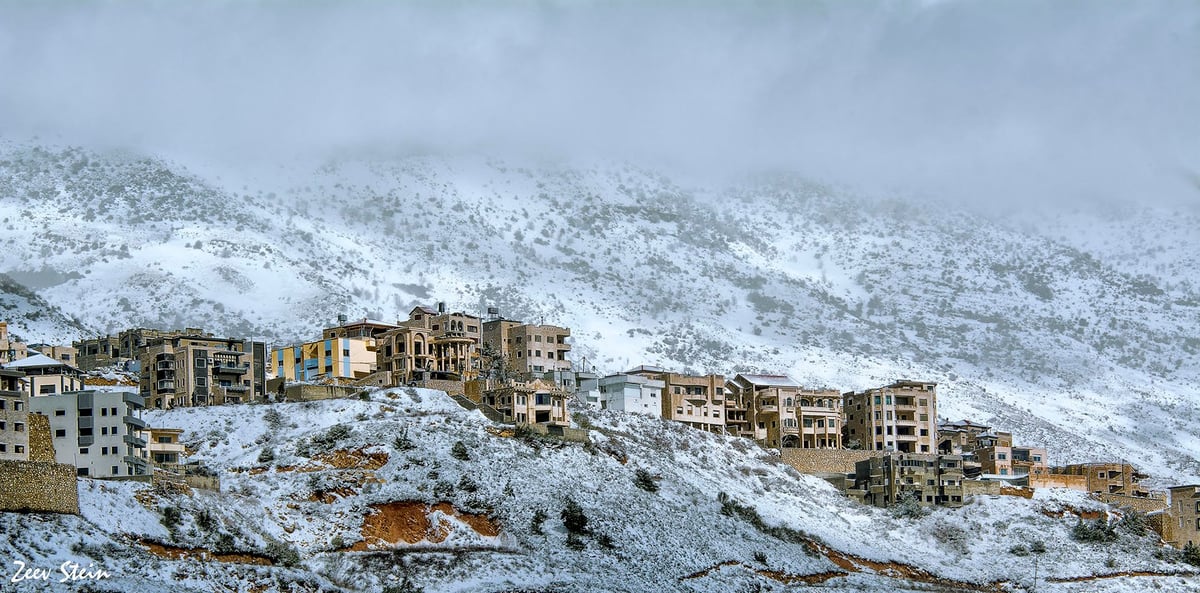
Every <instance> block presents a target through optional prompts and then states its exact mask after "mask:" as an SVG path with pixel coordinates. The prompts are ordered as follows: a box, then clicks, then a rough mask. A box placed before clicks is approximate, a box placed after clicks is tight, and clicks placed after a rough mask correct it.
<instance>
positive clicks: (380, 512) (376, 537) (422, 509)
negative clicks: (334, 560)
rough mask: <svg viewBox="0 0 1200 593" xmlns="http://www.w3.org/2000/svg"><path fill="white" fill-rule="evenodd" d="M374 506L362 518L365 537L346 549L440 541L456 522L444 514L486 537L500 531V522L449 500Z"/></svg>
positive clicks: (352, 550) (495, 534) (368, 548)
mask: <svg viewBox="0 0 1200 593" xmlns="http://www.w3.org/2000/svg"><path fill="white" fill-rule="evenodd" d="M371 509H372V511H373V512H372V513H371V514H370V515H367V517H366V519H364V520H363V526H362V536H363V539H362V541H359V542H356V543H355V544H354V545H352V546H350V547H348V548H345V549H344V550H343V551H348V552H364V551H367V550H370V549H372V548H377V547H380V546H387V545H395V544H399V543H404V544H409V545H412V544H418V543H422V542H425V543H435V544H436V543H441V542H443V541H446V538H447V537H449V536H450V532H451V530H452V529H454V528H455V523H454V522H452V521H448V520H446V519H445V517H453V518H454V519H457V520H458V521H460V522H462V523H463V524H465V525H466V526H467V527H469V528H470V529H471V530H473V531H475V533H478V534H479V535H482V536H485V537H496V536H498V535H500V526H499V525H497V524H496V523H495V522H494V521H492V520H491V519H490V518H488V517H486V516H484V515H476V514H472V513H464V512H461V511H459V510H458V509H456V508H454V506H453V505H451V504H450V503H447V502H439V503H437V504H434V505H430V504H426V503H424V502H418V501H396V502H389V503H385V504H376V505H371ZM435 513H440V515H435ZM431 515H433V517H431Z"/></svg>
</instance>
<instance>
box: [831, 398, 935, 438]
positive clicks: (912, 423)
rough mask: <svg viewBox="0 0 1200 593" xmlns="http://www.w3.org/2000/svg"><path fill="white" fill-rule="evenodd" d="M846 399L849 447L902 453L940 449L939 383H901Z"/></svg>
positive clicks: (845, 435) (845, 429)
mask: <svg viewBox="0 0 1200 593" xmlns="http://www.w3.org/2000/svg"><path fill="white" fill-rule="evenodd" d="M842 397H843V402H844V403H843V409H844V410H845V413H846V421H845V424H844V425H843V431H842V442H843V443H846V446H848V447H853V446H854V445H857V446H858V447H860V448H863V449H869V450H875V451H897V452H900V453H932V452H933V451H935V450H936V448H935V445H936V440H935V439H936V438H937V427H936V420H937V384H936V383H927V382H923V381H897V382H895V383H892V384H891V385H887V386H885V387H878V388H875V389H868V390H866V391H859V392H847V393H845V394H843V396H842Z"/></svg>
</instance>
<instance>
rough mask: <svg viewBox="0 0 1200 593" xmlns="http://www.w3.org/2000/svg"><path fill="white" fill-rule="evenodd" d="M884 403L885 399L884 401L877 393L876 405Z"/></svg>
mask: <svg viewBox="0 0 1200 593" xmlns="http://www.w3.org/2000/svg"><path fill="white" fill-rule="evenodd" d="M882 403H883V401H882V398H880V397H879V396H878V395H877V396H875V405H877V406H878V405H880V404H882Z"/></svg>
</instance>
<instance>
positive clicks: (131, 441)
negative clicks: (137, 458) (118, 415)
mask: <svg viewBox="0 0 1200 593" xmlns="http://www.w3.org/2000/svg"><path fill="white" fill-rule="evenodd" d="M123 440H124V441H125V444H126V445H131V446H133V447H136V448H138V449H145V448H146V439H139V438H137V437H135V436H133V435H131V434H127V435H125V438H124V439H123Z"/></svg>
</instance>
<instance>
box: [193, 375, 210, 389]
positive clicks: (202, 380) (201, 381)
mask: <svg viewBox="0 0 1200 593" xmlns="http://www.w3.org/2000/svg"><path fill="white" fill-rule="evenodd" d="M196 387H208V378H206V377H196Z"/></svg>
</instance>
